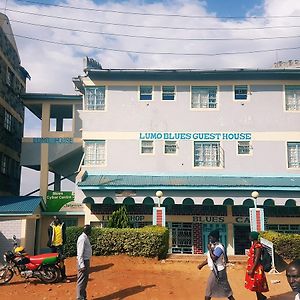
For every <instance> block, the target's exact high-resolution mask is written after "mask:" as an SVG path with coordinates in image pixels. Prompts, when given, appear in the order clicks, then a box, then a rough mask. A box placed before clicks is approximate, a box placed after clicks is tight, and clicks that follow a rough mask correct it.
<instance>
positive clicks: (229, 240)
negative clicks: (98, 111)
mask: <svg viewBox="0 0 300 300" xmlns="http://www.w3.org/2000/svg"><path fill="white" fill-rule="evenodd" d="M227 216H228V217H230V219H232V218H231V217H232V206H230V205H228V206H227ZM227 254H228V255H234V233H233V223H232V222H230V223H228V224H227Z"/></svg>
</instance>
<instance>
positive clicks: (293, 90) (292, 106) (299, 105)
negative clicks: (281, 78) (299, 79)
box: [285, 85, 300, 111]
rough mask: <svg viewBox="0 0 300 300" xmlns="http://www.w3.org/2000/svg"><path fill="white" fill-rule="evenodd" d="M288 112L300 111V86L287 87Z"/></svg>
mask: <svg viewBox="0 0 300 300" xmlns="http://www.w3.org/2000/svg"><path fill="white" fill-rule="evenodd" d="M285 107H286V110H292V111H293V110H300V85H286V86H285Z"/></svg>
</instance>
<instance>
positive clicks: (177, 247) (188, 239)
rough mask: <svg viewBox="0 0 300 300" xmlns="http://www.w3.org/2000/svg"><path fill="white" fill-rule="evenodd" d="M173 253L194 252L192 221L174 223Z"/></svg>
mask: <svg viewBox="0 0 300 300" xmlns="http://www.w3.org/2000/svg"><path fill="white" fill-rule="evenodd" d="M172 253H182V254H183V253H184V254H192V253H193V238H192V223H172Z"/></svg>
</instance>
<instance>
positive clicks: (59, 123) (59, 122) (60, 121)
mask: <svg viewBox="0 0 300 300" xmlns="http://www.w3.org/2000/svg"><path fill="white" fill-rule="evenodd" d="M63 124H64V119H63V118H57V119H56V131H63Z"/></svg>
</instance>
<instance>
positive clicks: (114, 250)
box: [65, 226, 169, 259]
mask: <svg viewBox="0 0 300 300" xmlns="http://www.w3.org/2000/svg"><path fill="white" fill-rule="evenodd" d="M81 232H82V228H77V227H69V228H67V243H66V245H65V253H66V255H67V256H74V255H76V241H77V238H78V236H79V235H80V234H81ZM90 240H91V244H92V248H93V254H94V255H117V254H127V255H131V256H144V257H158V258H159V259H162V258H165V257H166V256H167V253H168V248H169V230H168V229H167V228H166V227H159V226H146V227H143V228H93V229H92V235H91V238H90Z"/></svg>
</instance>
